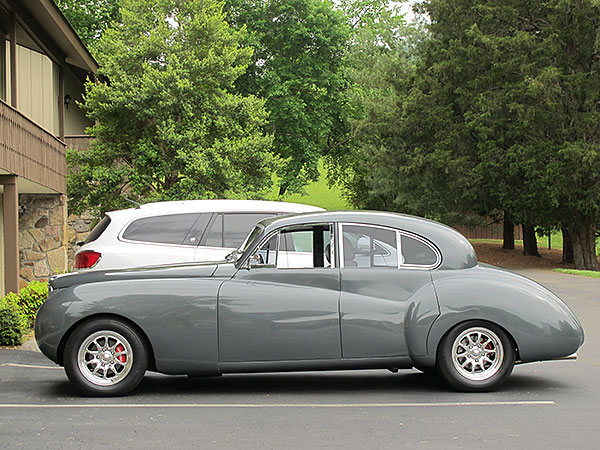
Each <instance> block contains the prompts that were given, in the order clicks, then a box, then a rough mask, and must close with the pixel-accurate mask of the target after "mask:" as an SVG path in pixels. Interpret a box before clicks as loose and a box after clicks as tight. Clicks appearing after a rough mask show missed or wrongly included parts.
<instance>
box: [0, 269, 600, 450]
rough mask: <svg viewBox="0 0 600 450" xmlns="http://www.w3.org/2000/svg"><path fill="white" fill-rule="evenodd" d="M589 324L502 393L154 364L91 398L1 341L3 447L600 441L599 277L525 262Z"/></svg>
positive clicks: (406, 374) (375, 378)
mask: <svg viewBox="0 0 600 450" xmlns="http://www.w3.org/2000/svg"><path fill="white" fill-rule="evenodd" d="M522 273H523V274H525V275H527V276H529V277H530V278H533V279H535V280H537V281H540V282H542V283H543V284H544V285H545V286H547V287H548V288H550V289H551V290H553V291H554V292H555V293H557V294H558V295H559V296H561V298H563V299H564V300H565V301H566V302H567V304H568V305H569V306H570V307H571V308H572V309H573V311H574V312H575V314H576V315H577V316H578V317H579V319H580V320H581V322H582V323H583V326H584V328H585V331H586V342H585V344H584V346H583V348H582V349H581V350H580V352H579V359H578V360H577V361H552V362H544V363H534V364H526V365H522V366H517V367H515V370H514V372H513V375H512V376H511V377H510V378H509V380H508V381H507V382H506V384H505V385H504V386H503V387H502V389H501V390H500V391H498V392H494V393H483V394H464V393H457V392H451V391H449V390H448V389H447V388H446V387H445V385H443V384H442V383H441V382H440V381H439V380H438V379H437V377H433V376H428V375H424V374H421V373H419V372H417V371H416V370H406V371H400V372H399V373H398V374H392V373H390V372H387V371H361V372H328V373H316V372H310V373H304V374H301V373H291V374H264V375H263V374H261V375H228V376H224V377H220V378H205V379H188V378H187V377H167V376H162V375H158V374H147V375H146V378H145V379H144V381H143V382H142V384H141V385H140V387H139V388H138V389H137V390H135V391H134V392H133V393H132V394H131V395H129V396H127V397H123V398H107V399H98V398H81V397H78V396H77V395H76V394H75V392H74V391H73V390H72V389H71V386H70V385H69V383H68V381H67V378H66V376H65V374H64V371H63V370H62V369H61V368H57V367H56V366H53V365H52V363H51V362H50V361H48V360H46V359H45V358H44V357H43V356H42V355H41V354H40V353H37V352H34V351H26V350H0V380H1V384H0V448H7V449H8V448H10V449H12V448H17V449H20V448H27V449H41V448H52V449H54V448H82V447H84V446H90V447H92V448H94V449H102V448H111V449H119V448H144V449H154V448H170V449H176V448H219V449H229V448H275V447H278V448H298V449H304V448H349V449H355V448H356V449H366V448H392V447H396V448H413V447H417V448H431V449H440V448H444V449H446V448H471V447H481V448H492V449H495V448H503V449H504V448H525V447H528V448H544V449H548V448H577V449H588V448H589V449H591V448H594V449H595V448H598V445H599V444H598V440H599V438H600V426H599V424H600V279H592V278H583V277H575V276H571V275H563V274H556V273H552V272H542V271H526V272H525V271H523V272H522Z"/></svg>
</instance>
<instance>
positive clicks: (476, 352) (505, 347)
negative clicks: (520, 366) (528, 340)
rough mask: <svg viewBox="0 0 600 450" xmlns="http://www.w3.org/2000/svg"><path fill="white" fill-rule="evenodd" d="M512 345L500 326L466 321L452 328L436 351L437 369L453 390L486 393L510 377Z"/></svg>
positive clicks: (513, 357) (513, 358)
mask: <svg viewBox="0 0 600 450" xmlns="http://www.w3.org/2000/svg"><path fill="white" fill-rule="evenodd" d="M515 356H516V352H515V346H514V344H513V342H512V340H511V339H510V337H509V336H508V335H507V334H506V332H505V331H504V330H502V329H501V328H500V327H498V326H496V325H494V324H491V323H488V322H483V321H476V320H473V321H469V322H465V323H462V324H459V325H457V326H456V327H454V328H453V329H452V330H450V332H449V333H448V334H447V335H446V336H445V337H444V339H443V340H442V342H441V343H440V347H439V349H438V364H437V366H438V370H439V373H440V375H441V376H442V378H443V379H444V380H445V381H446V382H447V383H448V384H450V386H452V387H453V388H454V389H457V390H459V391H464V392H486V391H493V390H495V389H497V388H498V387H499V386H500V385H501V384H502V383H503V382H504V381H506V378H507V377H508V376H509V375H510V374H511V372H512V370H513V367H514V364H515Z"/></svg>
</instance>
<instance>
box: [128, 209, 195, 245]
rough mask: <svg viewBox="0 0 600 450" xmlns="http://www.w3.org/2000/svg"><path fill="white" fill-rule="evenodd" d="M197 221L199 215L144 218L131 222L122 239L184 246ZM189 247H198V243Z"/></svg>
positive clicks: (191, 243)
mask: <svg viewBox="0 0 600 450" xmlns="http://www.w3.org/2000/svg"><path fill="white" fill-rule="evenodd" d="M196 219H198V213H194V214H172V215H168V216H154V217H144V218H142V219H137V220H134V221H133V222H131V224H130V225H129V226H128V227H127V229H126V230H125V231H124V232H123V235H122V237H123V239H127V240H129V241H140V242H156V243H160V244H176V245H182V244H184V243H185V238H186V236H188V234H189V232H190V229H191V228H192V225H194V223H195V222H196ZM189 245H197V242H196V241H194V242H190V243H189Z"/></svg>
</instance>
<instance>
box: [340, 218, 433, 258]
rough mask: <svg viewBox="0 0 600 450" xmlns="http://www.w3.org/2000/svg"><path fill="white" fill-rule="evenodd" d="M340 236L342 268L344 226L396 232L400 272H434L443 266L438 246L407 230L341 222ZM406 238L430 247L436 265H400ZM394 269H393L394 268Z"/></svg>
mask: <svg viewBox="0 0 600 450" xmlns="http://www.w3.org/2000/svg"><path fill="white" fill-rule="evenodd" d="M338 225H339V235H340V239H339V242H338V244H339V247H340V250H339V253H340V268H342V269H343V268H344V244H343V242H344V229H343V228H344V225H350V226H359V227H369V228H379V229H384V230H389V231H394V232H396V240H397V247H398V248H397V249H396V251H397V254H398V267H397V268H396V269H398V270H400V269H417V270H433V269H437V268H438V267H439V266H440V265H441V264H442V253H441V252H440V251H439V249H438V248H437V246H436V245H435V244H433V243H432V242H430V241H429V240H427V239H425V238H424V237H421V236H419V235H418V234H415V233H412V232H410V231H406V230H399V229H398V228H392V227H388V226H385V225H373V224H371V223H357V222H339V223H338ZM403 235H404V236H406V237H409V238H412V239H415V240H417V241H419V242H421V243H422V244H425V245H426V246H427V247H429V248H430V249H431V250H432V251H433V253H434V254H435V256H436V261H435V263H434V264H429V265H423V264H405V263H402V264H400V255H402V239H401V238H402V236H403ZM369 268H370V269H373V268H375V269H377V267H369ZM392 268H393V267H392Z"/></svg>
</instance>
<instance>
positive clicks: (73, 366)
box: [63, 319, 148, 397]
mask: <svg viewBox="0 0 600 450" xmlns="http://www.w3.org/2000/svg"><path fill="white" fill-rule="evenodd" d="M101 330H109V331H114V332H117V333H119V334H120V335H121V336H123V337H124V338H125V339H126V340H127V341H128V342H129V345H130V346H131V349H132V353H133V366H132V367H131V370H130V371H129V373H128V374H127V376H126V377H125V378H124V379H123V380H121V381H119V382H118V383H116V384H114V385H112V386H98V385H96V384H93V383H92V382H90V381H89V380H88V379H86V378H85V377H84V376H83V374H82V373H81V371H80V369H79V365H78V364H77V353H78V351H79V347H80V346H81V344H82V343H83V341H84V340H85V339H87V337H88V336H90V335H91V334H93V333H95V332H97V331H101ZM63 359H64V367H65V372H66V374H67V377H68V378H69V380H70V381H71V382H72V383H73V384H74V385H75V387H76V388H77V390H78V391H79V392H80V393H81V394H83V395H86V396H94V397H116V396H120V395H125V394H127V393H128V392H130V391H131V390H132V389H134V388H135V387H136V386H137V385H138V384H139V383H140V382H141V381H142V379H143V378H144V374H145V373H146V369H147V367H148V351H147V350H146V346H145V345H144V342H143V341H142V339H141V338H140V336H139V335H138V333H136V331H135V330H134V329H133V328H132V327H131V326H129V325H127V324H125V323H123V322H121V321H118V320H115V319H96V320H92V321H89V322H86V323H83V324H81V325H80V326H79V327H77V329H75V331H74V332H73V333H72V334H71V336H69V338H68V340H67V343H66V345H65V351H64V358H63Z"/></svg>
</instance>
